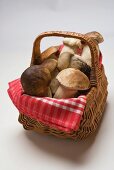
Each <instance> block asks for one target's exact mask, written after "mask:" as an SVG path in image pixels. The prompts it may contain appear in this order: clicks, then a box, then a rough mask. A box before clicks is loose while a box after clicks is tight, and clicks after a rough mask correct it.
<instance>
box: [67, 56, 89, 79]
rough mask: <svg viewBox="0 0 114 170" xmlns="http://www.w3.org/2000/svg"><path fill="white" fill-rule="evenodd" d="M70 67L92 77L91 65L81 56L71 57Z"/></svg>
mask: <svg viewBox="0 0 114 170" xmlns="http://www.w3.org/2000/svg"><path fill="white" fill-rule="evenodd" d="M69 68H75V69H76V70H77V69H79V70H80V71H82V72H83V73H84V74H85V75H86V76H87V77H88V78H89V77H90V71H91V67H90V66H89V65H87V64H86V63H85V62H83V61H82V60H81V57H80V56H78V55H74V56H72V57H71V60H70V64H69Z"/></svg>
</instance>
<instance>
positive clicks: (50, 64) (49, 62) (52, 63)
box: [41, 59, 57, 72]
mask: <svg viewBox="0 0 114 170" xmlns="http://www.w3.org/2000/svg"><path fill="white" fill-rule="evenodd" d="M41 66H42V67H45V68H47V69H48V70H49V71H50V72H52V71H53V70H55V68H56V66H57V60H55V59H46V60H44V62H43V63H42V64H41Z"/></svg>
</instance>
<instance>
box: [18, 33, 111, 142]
mask: <svg viewBox="0 0 114 170" xmlns="http://www.w3.org/2000/svg"><path fill="white" fill-rule="evenodd" d="M48 36H58V37H73V38H78V39H81V40H82V41H83V42H85V43H86V44H87V45H88V46H89V47H90V50H91V55H92V69H91V75H90V84H91V88H90V90H89V92H88V93H87V95H86V96H87V104H86V107H85V110H84V113H83V117H82V121H81V124H80V127H79V129H78V131H72V132H71V133H66V132H64V131H61V130H58V129H53V128H50V127H49V126H47V125H45V124H43V123H41V122H38V121H36V120H34V119H31V118H30V117H28V116H25V115H24V114H22V113H20V114H19V119H18V120H19V122H20V123H22V124H23V127H24V128H25V129H27V130H34V131H37V132H40V133H47V134H53V135H55V136H58V137H64V138H72V139H84V138H86V137H88V136H89V135H90V134H91V133H93V132H94V131H95V130H96V129H97V127H98V125H99V122H100V120H101V117H102V115H103V111H104V107H105V104H106V98H107V84H108V83H107V78H106V76H105V72H104V67H103V65H102V67H101V68H100V66H99V56H98V53H97V49H96V44H95V41H94V40H92V39H91V38H90V37H89V36H87V35H82V34H79V33H75V32H63V31H52V32H44V33H42V34H40V35H39V36H38V37H37V38H36V40H35V42H34V46H33V53H32V60H31V65H34V64H37V63H40V60H41V52H40V41H41V39H42V38H44V37H48Z"/></svg>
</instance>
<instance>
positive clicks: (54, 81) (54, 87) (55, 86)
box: [50, 78, 59, 94]
mask: <svg viewBox="0 0 114 170" xmlns="http://www.w3.org/2000/svg"><path fill="white" fill-rule="evenodd" d="M58 87H59V81H58V80H57V79H56V78H53V79H52V81H51V83H50V89H51V91H52V94H55V92H56V91H57V89H58Z"/></svg>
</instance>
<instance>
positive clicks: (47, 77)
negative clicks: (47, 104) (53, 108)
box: [21, 65, 51, 97]
mask: <svg viewBox="0 0 114 170" xmlns="http://www.w3.org/2000/svg"><path fill="white" fill-rule="evenodd" d="M50 82H51V74H50V71H49V70H48V69H47V68H44V67H41V66H40V65H33V66H31V67H29V68H27V69H26V70H25V71H24V72H23V73H22V75H21V84H22V87H23V89H24V92H25V93H26V94H28V95H32V96H38V97H44V96H47V95H48V86H49V84H50Z"/></svg>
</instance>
